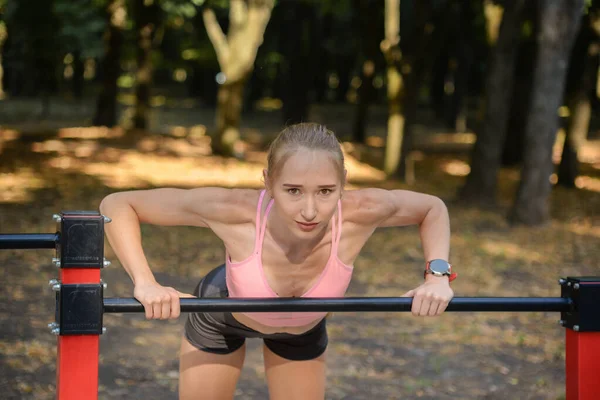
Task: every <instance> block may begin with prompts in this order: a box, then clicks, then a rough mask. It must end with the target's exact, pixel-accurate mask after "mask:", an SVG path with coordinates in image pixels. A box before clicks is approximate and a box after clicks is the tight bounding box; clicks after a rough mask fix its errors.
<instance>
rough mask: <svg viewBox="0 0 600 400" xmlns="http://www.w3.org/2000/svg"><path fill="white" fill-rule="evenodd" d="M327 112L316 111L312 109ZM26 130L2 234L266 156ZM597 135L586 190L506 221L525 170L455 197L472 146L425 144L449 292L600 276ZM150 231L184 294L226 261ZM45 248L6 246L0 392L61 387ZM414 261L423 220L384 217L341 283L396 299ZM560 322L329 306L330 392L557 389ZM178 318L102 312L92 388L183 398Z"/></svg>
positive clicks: (32, 393) (152, 244) (359, 172)
mask: <svg viewBox="0 0 600 400" xmlns="http://www.w3.org/2000/svg"><path fill="white" fill-rule="evenodd" d="M334 111H335V110H333V111H331V110H330V111H327V110H316V111H315V119H318V118H319V115H328V116H331V114H332V113H333V112H334ZM347 112H348V113H350V112H351V111H350V110H349V111H347ZM319 113H320V114H319ZM342 116H343V115H342ZM346 117H347V118H346V119H344V118H337V119H336V120H335V121H336V122H333V123H332V124H330V125H334V126H336V129H338V130H342V131H343V130H346V132H347V126H346V125H344V124H345V122H343V121H348V120H351V118H349V117H348V116H346ZM170 118H171V120H177V118H176V116H173V115H171V116H170ZM194 118H197V121H196V122H195V123H197V124H201V123H205V124H209V122H207V121H209V120H208V118H209V115H208V114H206V115H203V114H202V113H199V114H198V115H196V116H195V117H194ZM203 118H204V119H203ZM271 119H273V118H272V117H271ZM163 120H164V119H163ZM246 120H247V121H249V122H248V125H247V126H249V128H248V129H246V130H245V133H244V134H245V136H246V137H247V138H248V139H249V140H251V138H252V137H254V136H253V135H260V134H261V132H262V133H264V134H266V135H268V134H269V133H272V132H275V131H276V129H277V128H276V127H277V121H278V120H274V119H273V120H274V121H270V120H269V118H268V116H265V115H262V114H261V115H257V116H255V117H253V118H246ZM63 123H64V121H63ZM165 124H166V123H165ZM261 124H263V126H261ZM336 124H337V125H336ZM167 125H168V124H167ZM167 125H165V126H167ZM171 125H172V124H171ZM32 126H33V124H32ZM187 126H190V124H187ZM374 126H375V128H374V132H378V131H381V130H382V129H383V126H384V123H383V122H382V121H381V120H380V119H376V120H375V121H374ZM9 128H10V129H9ZM19 129H21V130H19ZM25 131H27V129H25V128H24V127H23V126H21V127H20V128H19V127H18V126H15V124H13V125H12V126H10V125H9V126H5V127H4V129H3V130H2V131H1V132H2V135H1V137H2V138H3V139H2V140H0V148H1V150H0V151H1V153H0V232H2V233H17V232H19V233H20V232H48V233H49V232H53V231H54V223H53V221H52V214H54V213H56V212H58V211H60V210H93V209H97V207H98V204H99V202H100V200H101V199H102V198H103V196H105V195H106V194H108V193H110V192H113V191H116V190H123V189H127V188H138V187H155V186H164V185H170V186H180V187H192V186H200V185H211V184H214V183H213V182H214V181H220V182H226V183H225V184H226V185H228V186H246V187H259V186H260V170H261V168H262V167H263V165H264V153H261V152H260V151H256V154H255V156H256V157H255V159H253V160H249V161H244V162H242V161H236V160H223V159H220V158H217V157H213V156H210V155H208V154H206V153H204V150H203V148H204V147H203V143H204V142H203V140H204V139H202V135H198V137H196V136H195V135H194V134H193V132H191V131H190V132H187V133H185V134H184V135H183V137H182V136H178V135H177V134H176V132H177V131H176V130H175V131H171V135H160V136H152V137H151V138H148V139H147V140H145V141H143V142H142V143H138V144H137V146H138V147H137V148H136V147H131V146H129V145H125V144H124V143H123V141H122V138H119V137H118V135H117V134H115V135H112V133H111V132H107V131H105V130H96V131H90V130H68V129H67V130H54V129H49V130H48V133H46V134H38V135H34V134H27V135H25V134H22V133H21V132H25ZM173 132H175V134H173ZM111 135H112V136H111ZM15 136H17V137H16V138H15ZM373 136H377V134H376V133H375V134H373ZM11 138H12V139H13V140H9V139H11ZM23 143H24V144H23ZM204 144H205V143H204ZM598 148H600V146H599V144H598V142H592V143H590V144H589V145H588V148H587V150H586V157H587V158H586V159H585V163H584V165H583V169H582V175H583V176H585V179H584V180H583V181H581V182H582V183H581V186H582V187H581V188H579V189H576V190H572V191H567V190H564V189H560V188H556V189H555V190H554V192H553V194H552V199H551V207H552V214H553V219H552V220H551V221H550V222H549V223H548V224H547V225H545V226H542V227H538V228H526V227H511V226H509V225H508V224H507V223H506V221H505V218H504V215H505V214H506V211H507V207H508V206H509V204H510V201H511V199H512V196H514V191H515V189H516V185H517V183H518V171H516V170H511V169H507V170H504V171H503V172H502V174H501V187H500V193H499V204H498V205H497V206H496V207H490V209H488V210H484V211H482V210H475V209H471V208H468V207H466V206H464V205H462V204H459V203H457V202H456V201H455V200H454V198H455V193H456V190H457V189H458V187H459V186H460V184H461V183H462V181H463V180H464V174H463V173H461V172H460V171H464V167H465V165H466V164H465V162H467V161H468V160H467V157H466V155H465V154H458V153H456V152H451V153H450V152H449V153H444V152H438V153H437V154H435V155H430V154H427V153H423V154H421V155H420V156H419V157H418V158H416V162H415V174H416V178H417V181H416V184H415V185H414V186H411V187H409V188H410V189H412V190H417V191H424V192H428V193H431V194H435V195H437V196H440V197H441V198H442V199H444V200H445V201H446V203H447V205H448V207H449V210H450V214H451V220H452V221H451V222H452V231H453V236H452V256H451V259H452V262H453V263H454V265H455V268H456V270H457V271H458V272H459V274H460V277H459V279H458V280H456V281H455V283H454V284H453V288H454V290H455V296H457V297H468V296H559V295H560V290H559V286H558V284H557V280H558V278H559V277H564V276H583V275H599V274H600V273H599V272H600V269H599V266H598V261H597V260H598V256H599V255H600V246H599V243H600V240H599V239H600V217H599V214H598V210H600V189H598V187H597V185H598V182H599V181H600V172H599V169H600V156H598V154H600V151H598ZM347 150H351V149H350V148H349V147H347ZM348 169H349V177H350V186H351V188H357V187H362V186H379V187H386V188H407V186H405V185H401V184H399V183H398V182H394V181H389V180H388V181H386V180H384V179H383V177H382V176H381V173H380V172H379V171H377V170H375V169H373V168H372V167H370V166H369V165H367V164H365V163H362V162H360V160H358V159H357V158H356V157H352V155H350V154H349V155H348ZM232 177H235V179H234V178H232ZM143 237H144V248H145V250H146V253H147V257H148V259H149V260H150V263H151V265H152V268H153V271H154V272H155V274H156V276H157V278H158V280H159V281H160V282H161V283H163V284H165V285H172V286H174V287H176V288H177V289H179V290H181V291H191V290H192V289H193V287H194V286H195V284H196V283H197V281H198V280H199V279H200V278H201V277H202V276H203V275H204V274H205V273H206V272H208V271H209V270H210V269H211V268H213V267H214V266H216V265H218V264H220V263H221V262H222V260H223V249H222V246H221V244H220V242H219V241H218V239H217V238H216V237H215V236H214V235H213V234H212V233H211V232H210V231H208V230H205V229H193V228H187V227H178V228H173V227H171V228H164V227H152V226H143ZM52 257H53V254H52V252H51V251H49V250H33V251H31V250H30V251H17V250H7V251H2V252H0V265H1V267H0V278H1V282H3V284H4V287H3V290H1V291H0V321H2V323H1V324H0V393H1V394H0V398H3V399H52V398H54V396H55V395H54V384H55V374H56V370H55V368H56V367H55V361H56V360H55V357H56V337H55V336H53V335H52V334H51V333H50V332H49V329H48V328H47V324H48V323H49V322H52V320H53V319H52V318H53V311H54V296H53V292H52V291H51V290H50V288H49V287H48V285H47V282H48V280H49V279H52V278H55V277H56V276H57V271H56V269H55V267H54V266H52V264H51V258H52ZM106 257H107V258H108V259H111V260H112V261H113V265H112V266H111V267H109V268H107V269H105V270H103V271H102V279H103V280H104V281H105V282H107V283H108V289H107V293H106V295H107V296H110V297H112V296H118V297H132V291H133V287H132V285H131V283H130V281H129V278H128V277H127V275H126V274H125V272H124V271H123V269H122V268H121V267H120V265H119V263H118V261H117V260H116V259H115V258H114V255H113V254H112V252H111V249H110V247H109V246H107V247H106ZM421 271H422V252H421V247H420V241H419V237H418V230H417V229H416V228H415V227H407V228H387V229H381V230H379V231H377V232H376V233H375V235H374V236H373V237H372V238H371V240H370V241H369V243H368V244H367V246H366V247H365V249H364V251H363V252H362V254H361V256H360V257H359V259H358V260H357V262H356V264H355V273H354V278H353V282H352V284H351V286H350V289H349V292H348V295H349V296H398V295H400V294H402V293H404V292H405V291H406V290H408V289H411V288H413V287H416V286H417V285H418V284H419V283H420V282H421V279H422V275H421V274H422V273H421ZM558 319H559V314H558V313H478V314H474V313H446V314H445V315H443V316H441V317H439V318H435V319H424V318H415V317H412V316H411V315H409V314H405V313H335V314H334V315H333V316H332V317H331V318H330V320H329V322H328V328H329V337H330V344H329V349H328V353H327V354H328V355H327V367H328V378H327V394H326V398H327V399H331V400H334V399H335V400H341V399H439V400H446V399H502V400H504V399H540V400H542V399H543V400H546V399H548V400H556V399H564V398H565V391H564V386H565V368H564V358H565V353H564V335H565V330H564V328H561V327H560V326H559V325H558V323H557V322H558ZM183 322H184V318H183V317H182V318H181V319H179V320H177V321H146V320H145V319H144V318H143V316H142V315H133V314H110V315H105V322H104V324H105V326H106V327H107V332H106V334H104V335H102V337H101V340H100V374H99V380H100V385H99V398H100V399H145V400H158V399H161V400H163V399H176V398H177V380H178V347H179V343H180V337H181V332H182V328H183ZM199 398H201V397H199ZM236 398H238V399H266V398H268V393H267V387H266V383H265V376H264V368H263V365H262V353H261V343H260V341H258V340H251V341H249V342H248V350H247V356H246V363H245V366H244V369H243V371H242V376H241V379H240V381H239V384H238V388H237V395H236Z"/></svg>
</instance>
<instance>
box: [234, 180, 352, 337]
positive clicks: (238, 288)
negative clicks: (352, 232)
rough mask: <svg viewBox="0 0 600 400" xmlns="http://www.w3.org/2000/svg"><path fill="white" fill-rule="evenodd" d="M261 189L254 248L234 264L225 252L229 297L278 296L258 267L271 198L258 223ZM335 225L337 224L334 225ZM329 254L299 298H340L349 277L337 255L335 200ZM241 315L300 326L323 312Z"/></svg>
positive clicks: (339, 218)
mask: <svg viewBox="0 0 600 400" xmlns="http://www.w3.org/2000/svg"><path fill="white" fill-rule="evenodd" d="M264 196H265V191H264V190H263V191H262V192H261V194H260V198H259V200H258V206H257V210H256V227H257V229H256V230H257V234H256V240H255V244H254V251H253V252H252V254H251V255H250V256H249V257H248V258H246V259H245V260H243V261H240V262H237V263H234V262H232V261H231V258H230V257H229V254H226V276H227V289H228V290H229V297H238V298H240V297H243V298H251V297H263V298H264V297H279V296H278V295H277V293H275V292H274V291H273V289H271V287H270V286H269V283H268V282H267V279H266V277H265V273H264V271H263V266H262V244H263V240H264V237H265V232H266V230H267V217H268V216H269V211H271V207H273V200H272V199H271V201H270V202H269V204H268V205H267V209H266V210H265V215H264V217H263V218H262V222H261V210H262V203H263V198H264ZM336 225H337V226H336ZM331 231H332V232H331V233H332V235H331V237H332V245H331V254H330V255H329V259H328V261H327V265H325V268H324V269H323V272H322V273H321V276H320V277H319V279H318V280H317V282H316V283H315V284H314V286H313V287H311V288H310V289H309V290H308V291H307V292H306V293H304V294H303V295H302V296H301V297H343V296H344V294H345V293H346V290H347V289H348V285H349V284H350V279H351V278H352V270H353V266H350V265H346V264H344V263H343V262H341V261H340V260H339V258H338V256H337V251H338V245H339V243H340V236H341V233H342V204H341V201H338V213H337V224H336V221H332V224H331ZM244 315H246V316H248V317H249V318H251V319H253V320H255V321H257V322H259V323H261V324H263V325H266V326H272V327H278V326H304V325H308V324H310V323H312V322H314V321H317V320H319V319H321V318H323V317H325V315H327V313H326V312H271V313H270V312H260V313H245V314H244Z"/></svg>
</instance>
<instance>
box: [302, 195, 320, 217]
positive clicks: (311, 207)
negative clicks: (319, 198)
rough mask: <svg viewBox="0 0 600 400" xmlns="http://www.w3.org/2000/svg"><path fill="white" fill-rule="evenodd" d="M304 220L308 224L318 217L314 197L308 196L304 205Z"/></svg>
mask: <svg viewBox="0 0 600 400" xmlns="http://www.w3.org/2000/svg"><path fill="white" fill-rule="evenodd" d="M301 214H302V218H304V219H305V220H306V221H307V222H311V221H312V220H313V219H315V217H316V216H317V207H316V202H315V199H314V198H313V197H312V196H307V197H306V200H305V201H304V204H303V205H302V211H301Z"/></svg>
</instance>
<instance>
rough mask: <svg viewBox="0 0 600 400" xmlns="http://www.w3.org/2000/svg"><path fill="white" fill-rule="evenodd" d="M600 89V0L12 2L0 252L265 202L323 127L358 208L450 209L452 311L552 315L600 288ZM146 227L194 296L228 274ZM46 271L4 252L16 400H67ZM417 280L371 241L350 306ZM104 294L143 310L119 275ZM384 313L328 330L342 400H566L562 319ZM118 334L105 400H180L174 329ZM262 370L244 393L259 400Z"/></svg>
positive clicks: (380, 243)
mask: <svg viewBox="0 0 600 400" xmlns="http://www.w3.org/2000/svg"><path fill="white" fill-rule="evenodd" d="M599 75H600V0H402V1H401V0H0V231H2V232H3V233H4V232H6V233H13V232H45V231H48V230H51V229H54V228H53V225H52V221H51V215H52V214H53V213H56V212H58V211H60V210H73V209H97V206H98V204H99V202H100V200H101V199H102V198H103V196H105V195H107V194H108V193H110V192H113V191H116V190H125V189H135V188H151V187H158V186H178V187H195V186H202V185H220V186H229V187H234V186H245V187H260V186H261V182H260V176H261V169H262V168H264V165H265V154H266V149H267V146H268V143H269V141H270V140H271V139H272V138H273V137H274V136H275V135H276V134H277V133H278V132H279V131H280V130H281V129H282V127H284V126H285V125H289V124H292V123H296V122H300V121H313V122H320V123H323V124H326V125H327V126H328V127H329V128H331V129H332V130H334V131H335V132H336V134H337V135H338V137H339V138H340V140H341V141H342V145H343V149H344V151H345V153H346V156H347V157H346V161H347V168H348V173H349V188H360V187H364V186H378V187H385V188H404V189H410V190H417V191H424V192H428V193H431V194H435V195H437V196H440V197H441V198H443V199H444V200H445V201H446V202H447V204H448V205H449V208H450V213H451V217H452V228H453V239H452V240H453V242H452V249H453V250H452V260H453V262H454V263H455V265H457V266H460V268H458V269H459V271H460V273H461V278H462V279H459V280H457V281H456V284H455V286H454V287H455V288H456V289H455V290H456V292H457V293H460V295H494V296H504V295H506V296H509V295H525V296H527V295H540V296H547V295H556V293H557V292H556V290H557V287H555V286H556V285H554V284H555V282H556V279H557V278H558V276H560V275H568V274H572V275H573V274H574V275H582V274H584V275H594V274H595V275H598V271H599V269H598V265H597V260H598V256H599V255H600V252H599V249H600V246H599V245H598V244H599V243H600V240H599V239H600V218H599V216H598V210H600V116H599V113H598V110H599V109H600V101H599V99H600V80H599ZM143 229H144V234H145V236H144V237H145V239H144V240H145V245H146V247H145V248H146V249H147V253H148V257H149V258H150V259H151V260H152V265H153V270H154V271H155V273H156V274H157V276H159V278H160V279H161V282H166V283H169V284H171V285H174V286H176V287H178V288H179V289H180V290H191V289H193V285H192V283H193V282H191V281H190V280H189V277H193V278H194V279H196V278H197V279H200V277H201V276H202V275H203V274H204V273H206V272H207V271H208V270H209V269H210V268H211V267H213V266H214V265H217V264H220V263H221V261H222V256H223V252H222V248H221V247H222V246H221V244H220V243H219V242H218V241H217V240H216V238H215V237H214V236H212V235H211V234H210V233H209V232H205V231H204V230H188V229H187V228H182V230H164V229H162V228H160V227H144V228H143ZM107 252H108V253H107V257H110V256H111V253H110V249H107ZM382 254H386V256H385V258H384V259H382V258H381V257H380V256H381V255H382ZM49 260H50V256H49V255H47V254H46V255H44V254H41V253H39V254H38V253H37V252H27V253H24V252H17V251H12V252H3V253H1V254H0V262H1V263H2V265H3V268H0V278H2V280H3V282H6V285H7V290H5V291H3V292H2V295H1V297H0V300H1V301H0V318H1V319H2V321H3V324H2V329H1V331H0V333H2V340H0V372H1V373H0V376H2V377H3V378H0V390H2V391H3V393H4V394H6V395H7V396H8V397H7V398H19V399H21V398H26V397H30V398H52V392H53V379H54V377H53V372H54V370H53V358H52V357H53V355H54V346H55V343H54V341H53V339H54V338H53V337H49V336H50V335H49V334H48V333H46V330H45V325H46V324H47V323H48V322H50V320H49V319H50V316H51V315H52V314H51V313H52V307H53V304H52V300H53V299H52V298H51V297H52V296H50V295H48V296H46V295H44V296H41V297H43V299H40V296H39V286H40V285H44V281H45V280H47V279H49V278H50V277H51V276H49V274H48V272H47V271H45V269H44V268H47V267H48V266H49ZM113 261H115V263H117V262H116V260H113ZM422 261H423V260H422V254H421V249H420V244H419V242H418V235H417V232H416V231H415V230H396V229H391V230H387V231H382V232H381V233H379V232H378V233H376V235H374V236H373V239H372V241H371V242H370V244H369V246H367V247H366V248H365V252H364V253H363V255H361V260H360V261H358V265H362V264H367V265H370V267H368V268H365V269H362V268H358V269H357V273H356V279H355V281H354V282H353V286H352V287H351V291H350V294H354V295H386V294H387V295H398V294H399V293H400V291H402V290H403V289H409V286H410V285H413V284H417V283H418V278H419V277H418V275H419V274H418V273H414V271H421V267H422ZM398 265H402V266H403V267H408V266H410V267H411V268H412V267H414V268H413V269H412V270H411V271H412V272H411V273H407V274H402V273H400V274H398V273H397V268H398ZM483 266H487V268H483ZM407 271H408V270H407ZM540 271H541V272H540ZM413 275H414V276H413ZM421 278H422V275H421ZM103 279H104V280H105V281H107V282H109V283H110V284H109V289H108V292H109V294H110V295H118V296H125V297H131V293H132V288H131V285H130V284H129V282H128V278H127V277H126V275H125V274H124V273H123V271H122V270H120V269H118V268H117V269H112V270H107V271H106V273H105V272H103ZM399 287H400V288H401V289H398V288H399ZM36 301H41V302H42V306H40V305H39V304H36V303H35V302H36ZM24 310H26V311H25V312H24ZM378 315H379V314H373V315H368V316H367V315H364V314H361V315H360V318H359V317H357V316H354V314H347V315H344V316H341V315H336V316H335V317H334V318H333V320H332V321H333V322H332V324H331V337H332V338H333V339H335V341H336V342H337V343H338V344H337V345H336V346H337V347H336V348H335V350H334V351H333V352H332V355H331V357H332V358H331V359H330V361H329V362H330V366H331V370H332V371H334V372H333V374H334V375H335V376H337V378H334V380H333V382H334V383H333V387H332V389H331V391H330V392H328V393H329V394H328V398H335V399H338V398H339V399H342V398H367V397H377V398H398V397H399V396H402V398H423V397H425V398H434V399H446V398H448V399H449V398H456V396H457V394H456V393H457V391H460V393H461V396H462V397H461V396H459V397H460V398H486V399H492V398H498V399H503V398H507V397H509V398H520V399H525V398H535V399H538V398H539V399H557V398H563V397H561V396H563V395H564V393H563V389H562V386H563V384H564V366H563V362H564V354H563V348H562V346H563V344H562V336H561V332H562V331H560V330H559V329H558V328H557V327H556V326H555V325H556V324H555V323H554V322H555V320H556V319H557V316H556V315H553V314H541V315H536V316H531V315H530V316H526V315H523V314H521V315H515V314H510V313H506V314H502V315H501V316H500V315H499V314H496V315H493V316H489V315H484V314H479V315H476V316H475V315H473V316H462V317H461V318H462V322H464V323H465V325H464V326H463V328H460V329H459V328H458V327H457V326H456V324H455V323H456V320H455V318H456V316H444V317H443V318H442V319H441V320H438V322H432V323H430V322H419V323H420V324H424V325H419V326H418V329H417V327H416V326H412V325H410V324H414V321H413V322H411V320H408V319H405V318H408V317H404V316H401V317H398V316H390V315H387V316H384V317H380V316H378ZM9 318H10V322H11V323H4V321H8V319H9ZM378 318H384V320H381V319H378ZM106 319H107V321H108V323H107V324H108V325H109V326H111V327H112V328H109V330H111V329H112V330H111V332H112V335H107V337H104V338H103V340H105V343H109V347H108V348H106V347H105V348H104V350H102V352H103V354H104V356H103V357H104V358H103V359H102V360H101V362H102V365H103V367H101V383H102V384H101V387H100V393H101V397H102V396H105V398H120V397H122V396H128V397H129V398H141V397H144V398H146V399H148V400H151V399H154V398H156V399H158V398H161V399H164V398H172V396H174V393H175V390H176V387H175V385H176V378H177V371H176V370H177V366H176V365H175V364H174V363H176V357H174V356H173V354H175V352H176V351H177V344H178V342H176V341H175V339H177V340H178V337H177V335H173V327H171V326H170V325H169V324H167V323H165V324H161V323H152V324H147V323H146V321H143V319H141V318H140V319H136V317H131V316H128V317H127V318H119V317H118V316H107V318H106ZM360 321H367V323H365V324H363V323H361V322H360ZM439 321H442V322H439ZM469 321H471V322H472V323H469ZM549 321H550V322H549ZM397 322H401V323H397ZM549 323H552V326H551V327H550V325H549ZM178 326H179V325H178ZM383 326H385V327H386V328H385V329H382V328H381V327H383ZM461 326H462V325H461ZM369 327H371V328H372V327H379V329H377V330H369V329H370V328H369ZM346 328H348V329H346ZM407 330H408V331H409V332H408V333H407ZM417 331H418V332H419V333H420V335H413V333H415V332H417ZM138 334H139V335H138ZM439 334H444V335H446V337H447V338H448V340H449V341H450V342H452V343H454V344H461V347H460V350H457V349H458V348H457V347H453V346H450V347H444V346H445V345H444V346H442V347H440V346H437V347H436V345H435V344H432V342H430V341H428V338H429V336H431V337H433V338H435V337H436V335H439ZM136 335H138V336H136ZM428 335H429V336H428ZM365 338H367V339H369V341H368V342H365V341H361V340H363V339H365ZM398 338H401V339H402V340H399V339H398ZM485 338H487V339H485ZM130 339H131V340H130ZM106 341H108V342H106ZM492 341H493V342H492ZM434 343H435V342H434ZM348 344H351V346H348ZM407 345H408V346H407ZM105 346H106V345H105ZM378 346H379V347H378ZM411 346H412V347H411ZM150 349H152V350H151V351H150ZM413 349H414V350H413ZM416 349H422V350H416ZM453 352H454V353H453ZM367 354H376V357H375V360H373V359H372V357H366V355H367ZM482 354H483V356H481V358H480V357H479V356H480V355H482ZM499 354H501V356H499ZM475 355H478V356H477V357H476V356H475ZM160 357H163V358H160ZM253 357H254V358H253ZM159 358H160V361H157V360H158V359H159ZM248 363H249V365H250V367H249V368H251V371H253V372H246V374H247V375H245V376H246V378H245V380H242V382H241V384H240V389H239V390H240V392H239V393H238V394H240V397H241V398H266V392H265V390H266V389H265V387H264V386H263V385H261V383H260V380H259V379H257V378H261V377H264V376H263V375H261V373H262V372H260V368H259V367H258V366H257V365H259V364H260V360H258V359H257V358H256V357H255V356H251V357H250V358H249V361H248ZM115 365H116V366H117V367H115V368H113V367H111V366H115ZM417 365H418V367H417ZM465 370H468V371H470V372H469V373H465ZM440 371H445V372H443V373H440ZM396 373H398V374H402V379H400V378H397V375H396ZM433 373H435V374H436V376H438V377H439V379H436V380H431V379H428V378H427V376H429V375H430V374H433ZM428 374H429V375H428ZM357 377H358V378H359V379H358V380H357ZM457 379H459V380H460V382H461V385H462V388H457V383H456V380H457ZM357 382H360V384H359V383H357ZM352 393H353V394H352ZM253 396H256V397H253ZM0 397H1V396H0Z"/></svg>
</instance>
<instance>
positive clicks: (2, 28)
mask: <svg viewBox="0 0 600 400" xmlns="http://www.w3.org/2000/svg"><path fill="white" fill-rule="evenodd" d="M6 36H7V32H6V24H4V22H3V21H0V100H2V99H3V98H4V85H3V82H4V68H3V67H2V53H3V52H4V41H5V40H6Z"/></svg>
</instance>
